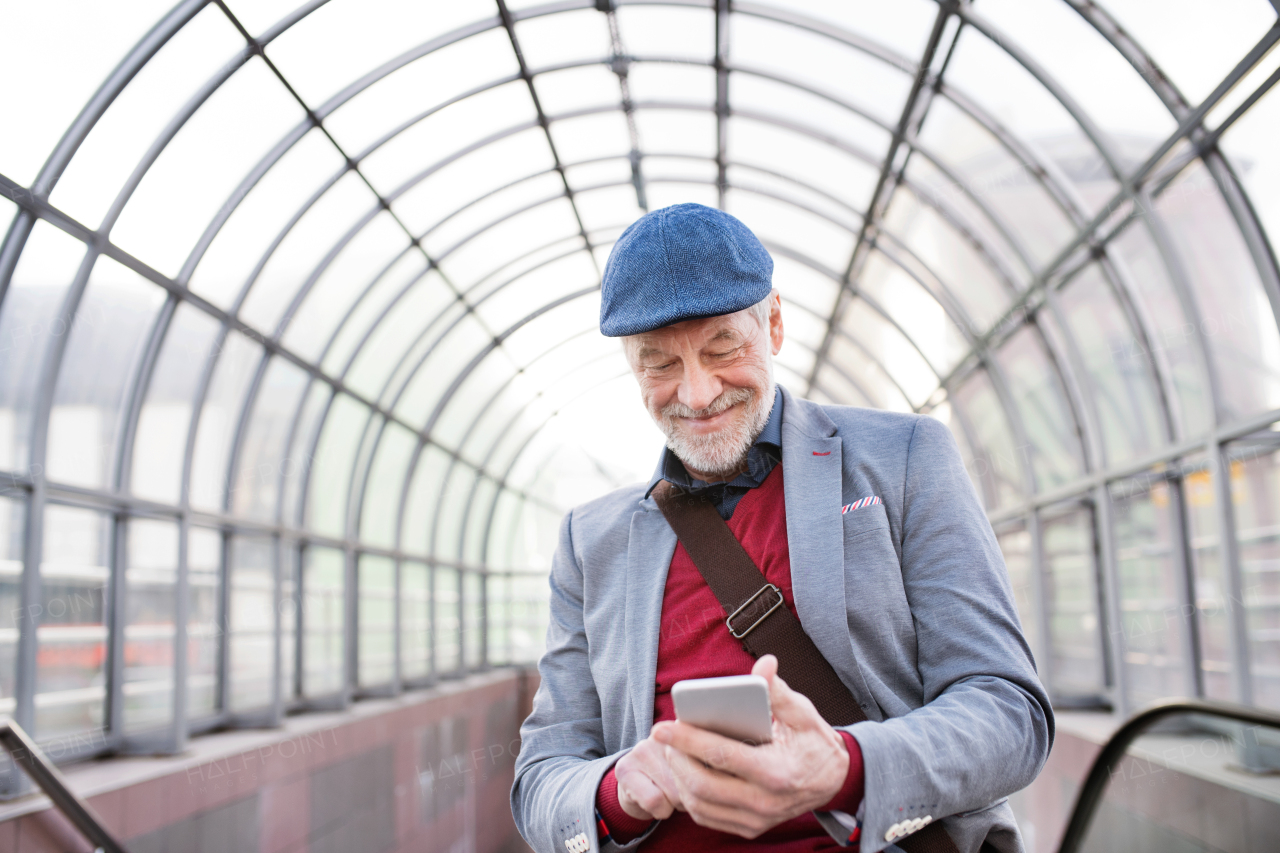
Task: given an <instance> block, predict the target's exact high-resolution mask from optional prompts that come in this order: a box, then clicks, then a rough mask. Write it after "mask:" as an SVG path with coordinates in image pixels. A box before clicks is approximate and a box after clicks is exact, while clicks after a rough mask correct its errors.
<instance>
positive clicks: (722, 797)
mask: <svg viewBox="0 0 1280 853" xmlns="http://www.w3.org/2000/svg"><path fill="white" fill-rule="evenodd" d="M751 671H752V673H753V674H755V675H760V676H763V677H764V678H765V680H766V681H768V682H769V696H770V701H771V704H772V708H773V740H772V741H771V742H770V743H767V744H763V745H761V746H751V745H749V744H745V743H740V742H739V741H736V740H731V739H729V738H726V737H722V736H721V735H718V734H715V733H714V732H709V731H706V730H705V729H700V728H697V727H695V726H690V725H686V724H684V723H680V722H664V723H659V724H658V725H656V726H654V727H653V732H652V733H651V734H650V736H649V739H648V740H656V741H658V742H659V743H662V744H666V745H667V746H666V752H667V761H668V762H669V764H670V769H671V772H672V773H673V776H674V780H675V787H676V791H677V794H678V797H679V801H678V802H679V804H678V806H677V807H678V808H680V809H681V811H687V812H688V813H689V816H690V817H692V818H693V820H694V822H695V823H698V824H701V825H702V826H708V827H711V828H712V829H718V830H720V831H722V832H730V833H733V834H734V835H740V836H742V837H743V838H757V837H758V836H760V835H761V834H762V833H764V832H765V831H767V830H769V829H771V828H772V827H774V826H777V825H778V824H780V823H782V822H783V821H786V820H790V819H791V818H793V817H795V816H796V815H801V814H804V813H805V812H807V811H811V810H812V809H815V808H818V807H820V806H823V805H825V804H826V803H828V802H830V801H831V798H832V797H834V796H835V795H836V793H837V792H839V790H840V788H841V786H842V785H843V784H844V779H845V775H846V774H847V773H848V770H849V753H848V751H846V749H845V746H844V740H843V739H842V738H841V737H840V734H839V733H838V732H837V731H836V730H835V729H833V728H831V726H829V725H827V723H826V721H825V720H823V719H822V717H821V716H819V715H818V712H817V710H816V709H815V708H814V707H813V703H812V702H810V701H809V699H808V698H807V697H805V696H803V695H801V694H799V693H796V692H795V691H794V690H792V689H791V688H789V687H788V686H787V684H786V682H784V681H783V680H782V679H780V678H778V659H777V658H775V657H774V656H773V655H765V656H764V657H762V658H760V659H759V660H758V661H756V665H755V666H754V667H752V669H751ZM647 742H648V741H646V743H647ZM619 763H621V762H619ZM618 790H619V799H621V790H622V785H621V783H619V786H618ZM672 802H673V803H675V802H676V801H672ZM628 813H630V812H628Z"/></svg>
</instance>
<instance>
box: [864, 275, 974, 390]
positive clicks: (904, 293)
mask: <svg viewBox="0 0 1280 853" xmlns="http://www.w3.org/2000/svg"><path fill="white" fill-rule="evenodd" d="M857 286H858V290H859V292H861V293H865V294H866V295H867V296H869V297H870V298H871V299H873V300H875V302H876V304H877V305H878V306H879V307H880V308H881V309H883V310H884V311H885V313H887V314H888V315H889V316H890V317H892V318H893V320H894V321H895V322H896V323H897V324H898V325H899V326H901V327H902V328H903V329H904V330H905V331H906V333H907V334H908V335H910V336H911V340H912V342H913V343H914V344H915V345H916V346H918V347H919V348H920V349H921V351H922V352H923V353H924V355H925V357H926V358H928V359H929V363H930V365H932V366H933V369H934V370H935V371H937V372H938V373H942V374H945V373H947V372H949V371H950V370H952V369H954V368H955V366H956V365H957V364H959V363H960V359H962V358H963V357H964V356H965V355H966V354H967V353H968V352H969V343H968V341H967V340H966V339H965V337H964V334H963V333H962V332H961V331H960V329H959V327H957V326H956V324H955V323H953V322H952V321H951V318H950V317H948V316H947V312H946V309H945V308H943V307H942V304H941V303H940V302H938V300H937V299H936V298H935V297H934V295H933V294H932V293H930V292H929V291H928V290H926V289H925V288H924V287H923V286H921V284H920V283H919V282H918V281H916V280H915V279H914V278H912V277H911V276H910V275H908V274H907V272H906V271H905V270H904V269H903V268H902V267H900V266H898V265H897V264H895V263H893V262H892V261H890V260H889V259H888V258H886V257H885V256H884V254H883V253H881V252H878V251H873V252H872V253H871V255H870V256H869V257H868V258H867V262H866V265H865V266H864V267H863V268H862V274H861V275H860V276H858V285H857Z"/></svg>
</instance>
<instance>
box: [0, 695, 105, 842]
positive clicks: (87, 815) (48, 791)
mask: <svg viewBox="0 0 1280 853" xmlns="http://www.w3.org/2000/svg"><path fill="white" fill-rule="evenodd" d="M0 745H3V746H4V748H5V749H7V750H8V751H9V755H10V756H11V757H12V758H13V761H14V763H15V764H17V765H18V766H19V767H21V768H22V769H23V770H25V771H26V773H27V775H28V776H30V777H31V779H32V781H34V782H35V783H36V784H37V785H39V786H40V790H42V791H44V793H45V796H47V797H48V798H49V799H50V800H52V801H53V805H54V807H55V808H57V809H58V811H60V812H62V813H63V814H64V815H66V816H67V819H68V820H70V821H71V823H72V824H74V825H75V827H76V829H78V830H80V832H81V833H82V834H83V835H84V837H85V838H87V839H89V842H90V843H91V844H93V845H94V846H95V847H97V850H96V851H95V853H128V851H127V850H126V849H125V846H124V845H123V844H121V843H120V842H119V841H117V840H116V839H115V838H113V837H112V836H111V833H109V832H107V830H106V828H105V827H103V825H102V821H101V819H100V818H99V817H98V816H97V815H96V814H94V813H93V809H91V808H89V804H88V803H86V802H85V801H84V800H82V799H80V798H79V797H77V796H76V795H75V794H73V793H71V789H70V788H69V787H67V780H66V779H64V778H63V776H62V774H61V773H59V772H58V769H57V768H56V767H54V766H53V762H51V761H50V760H49V758H48V756H46V755H45V754H44V753H43V752H42V751H41V750H40V747H38V746H36V743H35V741H33V740H32V739H31V738H30V737H29V736H28V735H27V733H26V732H24V731H23V730H22V727H21V726H19V725H18V724H17V723H15V722H14V721H13V720H11V719H9V718H8V717H0Z"/></svg>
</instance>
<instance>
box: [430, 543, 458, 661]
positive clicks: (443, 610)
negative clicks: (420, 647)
mask: <svg viewBox="0 0 1280 853" xmlns="http://www.w3.org/2000/svg"><path fill="white" fill-rule="evenodd" d="M433 574H434V578H433V586H432V612H433V614H434V616H435V630H434V631H432V633H431V642H432V649H433V651H434V652H435V665H436V672H437V673H438V674H440V675H451V674H453V673H456V672H458V671H459V670H460V669H461V668H462V660H461V658H460V657H459V656H460V654H461V653H462V646H461V639H462V638H461V634H460V631H461V628H462V622H461V620H460V618H459V617H460V615H461V611H460V610H459V606H460V603H461V599H460V597H459V591H460V589H459V584H460V583H461V581H460V579H459V578H458V570H457V569H452V568H449V567H447V566H436V567H435V569H434V570H433Z"/></svg>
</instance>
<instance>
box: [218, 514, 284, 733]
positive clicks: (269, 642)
mask: <svg viewBox="0 0 1280 853" xmlns="http://www.w3.org/2000/svg"><path fill="white" fill-rule="evenodd" d="M275 547H276V546H275V542H274V541H273V540H271V539H268V538H266V537H257V536H253V537H250V536H233V537H232V538H231V565H230V567H229V569H230V571H229V574H230V577H231V590H230V596H229V603H228V613H227V629H228V630H227V633H228V637H227V656H228V658H229V661H228V666H227V672H228V673H229V677H230V679H231V686H230V691H229V694H230V695H229V702H228V710H231V711H251V710H257V709H261V708H264V707H266V706H268V705H270V704H271V701H272V690H271V678H272V676H273V675H274V673H275V659H276V649H275V636H276V623H275V610H276V592H275V583H274V580H273V577H272V575H273V571H272V565H273V564H274V562H275V554H274V550H275Z"/></svg>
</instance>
